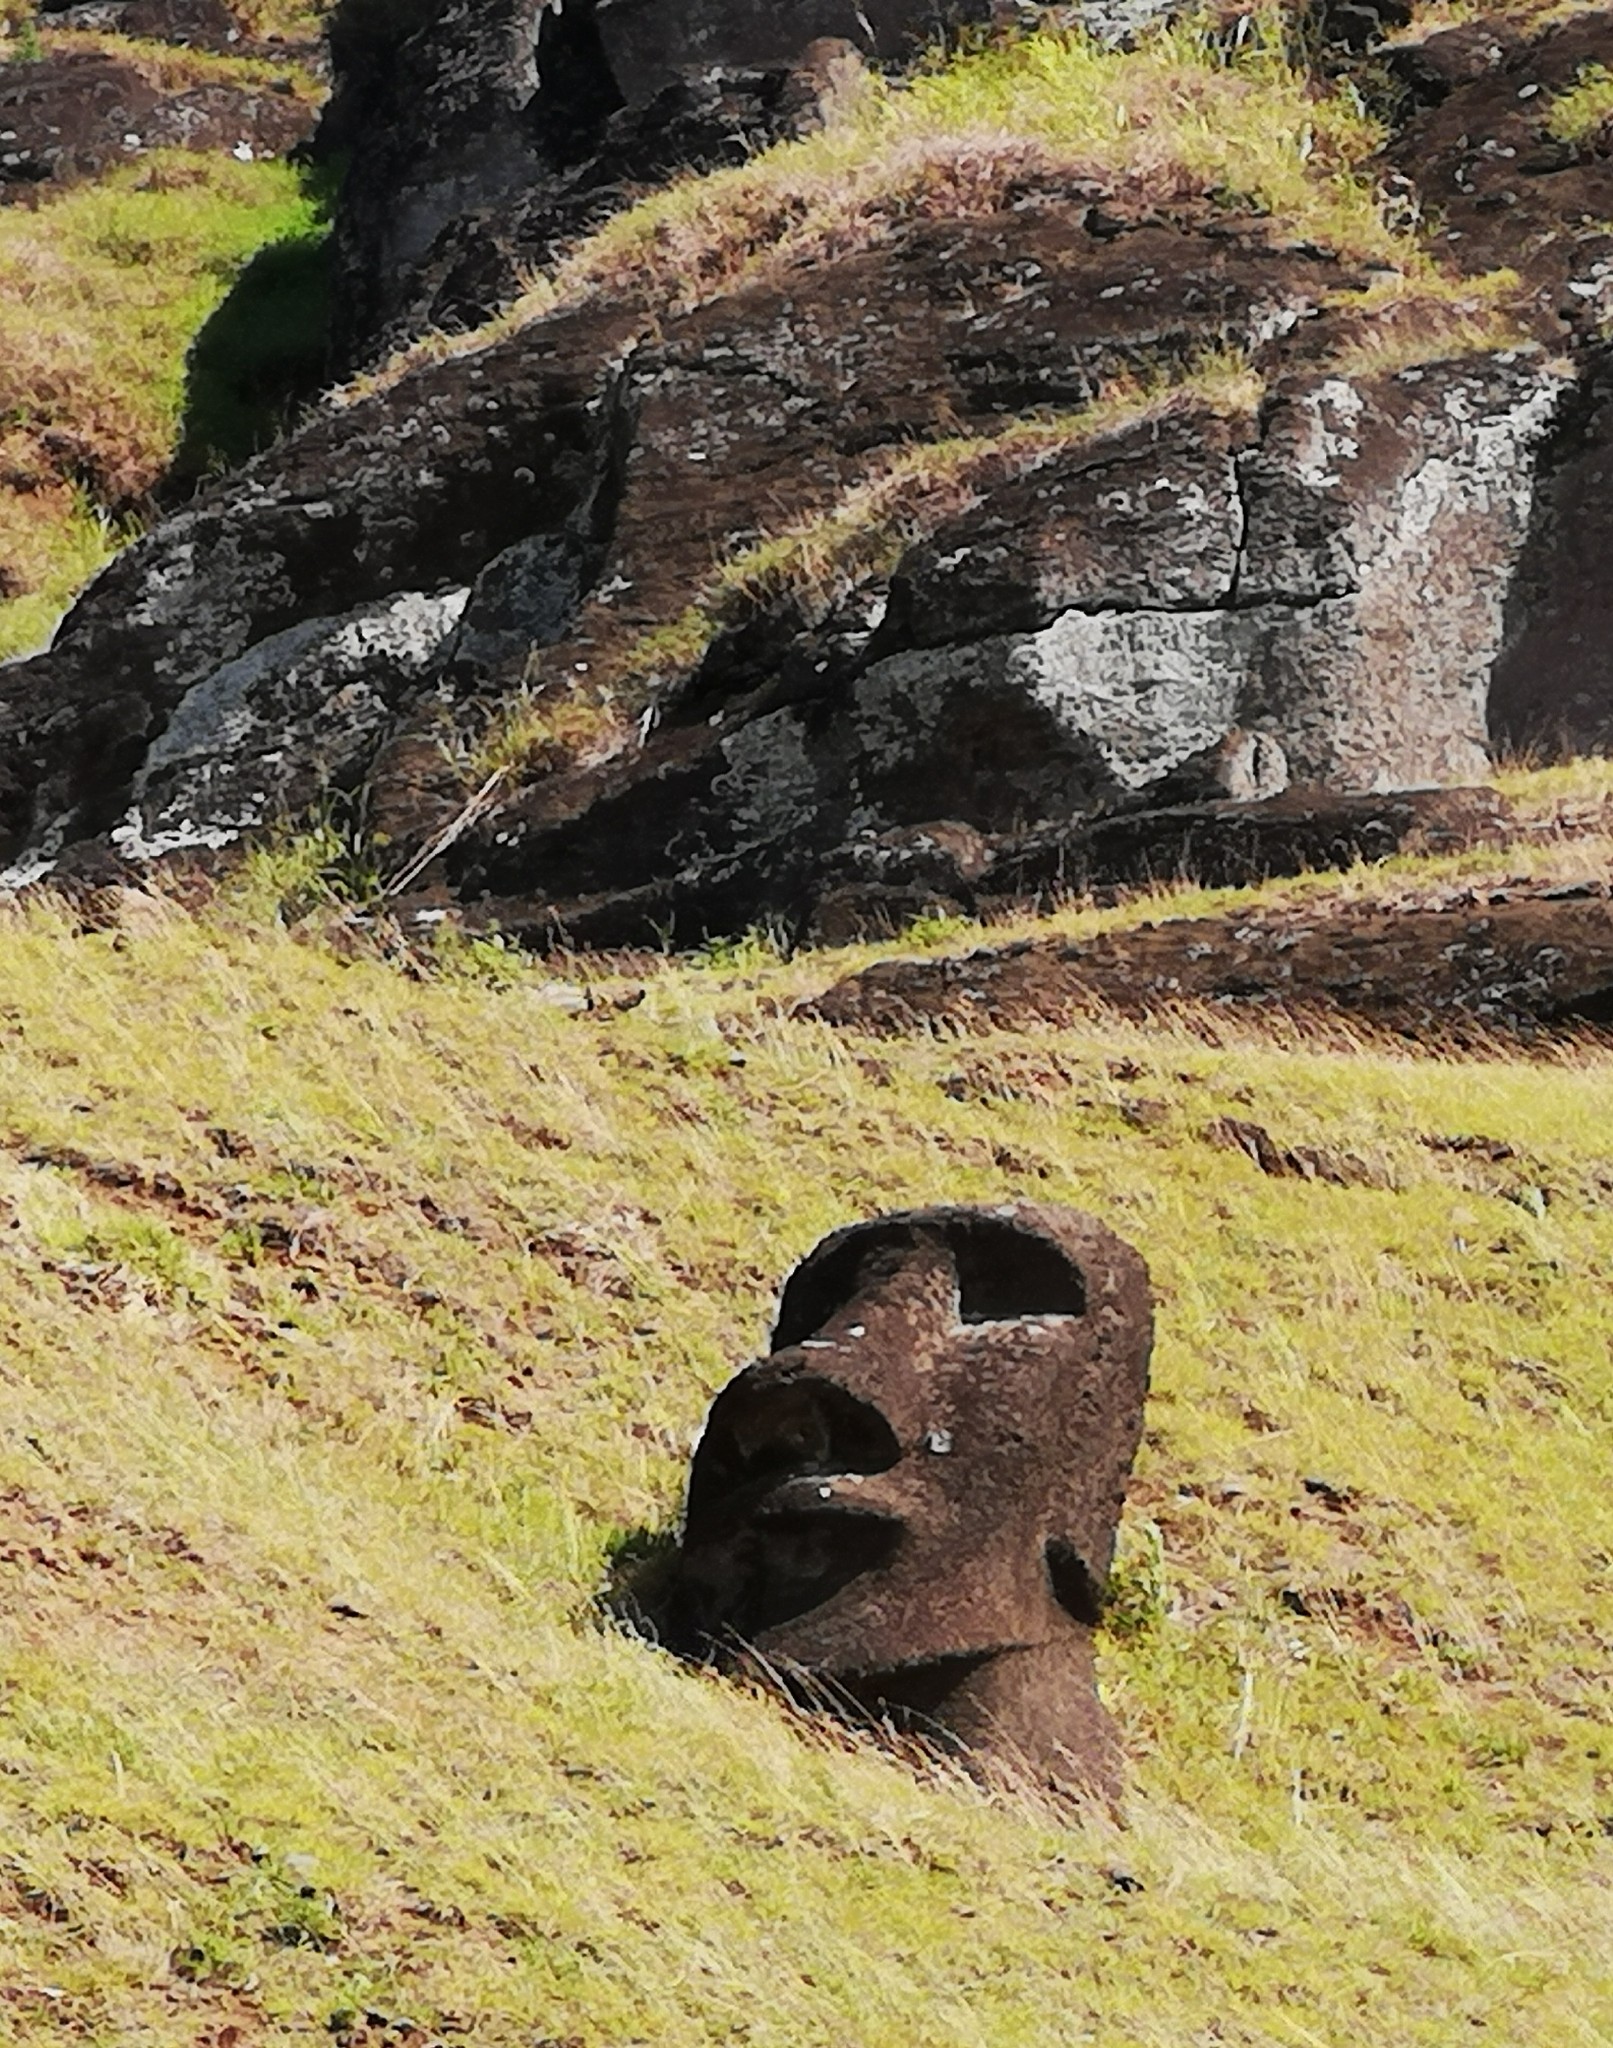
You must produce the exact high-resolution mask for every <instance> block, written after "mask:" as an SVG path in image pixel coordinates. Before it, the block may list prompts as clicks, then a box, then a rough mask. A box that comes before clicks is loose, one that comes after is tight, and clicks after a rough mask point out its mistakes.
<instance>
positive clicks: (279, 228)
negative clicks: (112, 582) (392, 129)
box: [0, 0, 322, 659]
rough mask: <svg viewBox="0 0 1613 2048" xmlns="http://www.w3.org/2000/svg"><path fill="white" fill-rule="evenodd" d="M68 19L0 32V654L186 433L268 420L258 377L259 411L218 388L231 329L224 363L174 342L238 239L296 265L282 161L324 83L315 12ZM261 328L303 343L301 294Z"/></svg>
mask: <svg viewBox="0 0 1613 2048" xmlns="http://www.w3.org/2000/svg"><path fill="white" fill-rule="evenodd" d="M85 12H86V10H83V9H79V10H76V11H72V12H69V13H68V14H67V15H66V16H65V17H63V16H62V15H60V14H56V15H48V14H47V15H42V16H40V17H39V18H38V19H37V20H36V19H35V17H34V15H33V11H32V9H31V8H28V9H16V10H13V11H12V14H13V15H14V18H11V17H10V16H8V19H9V25H10V29H11V33H10V36H9V38H0V128H3V129H4V142H3V145H0V146H3V153H4V161H3V167H0V358H3V361H0V659H4V658H6V657H9V656H12V655H16V654H19V653H22V652H24V651H27V650H29V649H31V648H34V647H37V646H38V645H39V644H40V643H41V641H42V640H43V639H45V637H46V636H47V635H48V633H49V630H50V629H51V627H53V626H54V624H55V623H56V620H57V619H58V618H59V617H60V615H61V612H62V611H63V609H64V608H65V606H66V604H67V602H68V600H69V599H70V598H71V597H72V596H73V595H74V594H75V593H76V591H77V590H78V589H79V588H80V587H81V586H82V585H83V583H84V582H85V581H86V580H87V579H88V577H89V576H90V575H91V574H92V573H93V571H94V570H96V569H97V568H99V567H100V566H101V565H102V564H103V563H104V562H105V561H107V560H108V559H109V558H110V557H111V555H112V554H113V553H114V552H115V551H116V549H117V548H118V546H119V545H121V544H123V543H124V542H126V541H127V540H128V539H129V538H130V537H131V536H132V534H133V533H134V532H135V531H137V530H138V528H139V526H140V525H141V524H142V523H144V522H146V521H149V519H150V518H152V517H153V516H154V513H155V501H154V494H155V493H156V491H157V489H158V486H159V485H160V484H161V482H162V481H163V479H164V477H165V475H166V474H167V472H168V471H169V468H170V465H171V463H172V462H173V459H174V456H175V454H176V449H177V445H178V443H179V442H180V440H181V438H182V437H186V438H188V440H189V443H190V446H189V448H188V450H187V454H188V456H189V459H190V460H191V461H192V462H193V463H194V464H195V465H197V466H198V467H200V468H204V469H205V468H206V467H209V466H216V465H217V464H219V463H220V462H222V461H223V460H225V459H235V460H239V459H240V458H241V457H242V456H243V455H245V454H248V453H250V452H251V449H252V447H253V446H254V445H255V437H259V438H261V437H262V436H263V435H264V434H265V433H266V432H268V431H270V430H272V429H277V428H278V427H279V426H280V425H282V424H283V423H284V422H283V417H281V416H278V415H277V413H276V410H275V402H276V399H277V397H278V396H279V394H278V393H277V392H276V391H275V390H274V389H273V388H272V383H271V388H270V389H268V390H265V391H263V392H262V393H261V398H262V401H263V416H258V415H257V414H255V413H254V410H253V404H252V394H251V393H250V390H248V391H247V392H245V393H244V394H243V392H242V391H241V390H240V389H239V388H238V389H236V390H235V391H233V392H232V391H230V389H229V387H230V384H231V380H232V379H233V380H234V381H235V383H236V385H237V386H240V385H241V384H242V383H245V384H246V385H248V386H249V385H250V383H251V379H252V374H253V371H254V369H258V370H260V372H261V362H254V360H253V344H252V342H251V340H247V339H245V338H244V337H243V336H242V335H241V333H240V332H239V329H237V331H236V333H235V334H234V335H233V336H232V337H227V338H226V352H225V356H224V357H223V358H222V359H221V358H220V355H219V351H218V350H217V348H216V347H215V348H214V350H213V351H212V353H211V354H210V353H209V349H208V343H207V340H206V338H205V337H204V338H203V340H202V343H201V347H200V350H199V352H197V353H194V354H193V352H192V350H193V344H194V343H196V342H197V338H198V332H199V330H202V329H204V327H205V325H206V323H207V321H208V319H209V316H211V315H213V314H214V313H215V312H216V310H217V309H218V308H219V307H220V306H221V304H222V303H223V302H224V300H225V299H226V297H227V296H228V295H229V294H230V292H231V289H232V286H235V285H236V283H237V280H238V279H239V278H240V277H241V274H242V273H243V271H245V270H246V269H247V268H248V266H249V263H250V261H251V259H252V258H253V257H254V255H255V254H257V252H258V251H260V250H263V249H265V248H278V249H280V250H281V251H283V252H286V254H288V255H291V256H292V257H293V260H295V252H298V251H300V250H304V249H307V248H310V247H311V246H312V245H313V244H314V242H315V241H316V240H317V237H318V236H319V234H320V233H321V232H322V222H321V220H320V210H319V205H318V202H317V200H316V197H315V195H314V193H313V191H312V190H311V189H310V184H309V179H308V176H307V173H306V171H303V170H298V169H297V168H295V167H294V166H293V165H292V164H290V163H288V162H287V161H286V156H287V153H288V152H289V151H290V150H291V149H292V147H293V146H294V145H295V144H296V142H297V141H298V140H299V139H302V138H305V137H306V135H307V133H308V131H309V129H310V127H311V125H312V120H313V114H314V109H315V107H316V106H317V103H318V100H319V98H320V96H321V92H322V87H321V84H320V81H319V78H318V76H317V70H316V59H317V49H316V45H315V43H314V42H313V41H312V40H311V37H312V36H314V35H317V20H316V19H314V18H312V17H310V16H309V15H308V14H307V13H306V12H305V11H304V10H300V9H284V8H282V9H279V10H276V9H274V8H272V7H266V8H263V9H260V10H258V11H257V12H256V13H253V12H252V11H251V10H249V9H246V8H243V9H242V10H241V12H240V14H239V16H232V15H230V14H229V13H228V12H227V11H226V10H225V8H224V7H223V6H222V5H220V4H218V0H213V4H212V5H209V4H208V0H195V4H193V5H191V6H189V7H187V6H186V5H185V4H184V0H172V4H167V0H147V4H145V5H144V7H143V8H142V6H141V5H140V4H139V0H136V4H135V6H134V7H133V9H132V10H131V8H130V7H128V6H122V7H119V6H109V7H105V8H101V9H95V10H89V12H90V14H91V16H92V25H85V23H84V21H83V19H82V17H83V15H84V13H85ZM131 13H132V17H133V18H129V19H127V20H126V17H130V16H131ZM64 19H65V21H66V23H67V24H69V25H65V26H64V25H61V24H62V23H63V21H64ZM120 23H125V25H126V27H128V28H130V29H133V30H135V31H137V32H136V33H132V34H131V33H124V32H121V31H120V30H119V24H120ZM165 30H166V31H167V36H166V37H165V34H164V31H165ZM168 38H172V39H168ZM232 39H233V41H232ZM235 44H239V45H240V47H239V48H236V47H235ZM281 260H282V263H284V261H285V257H284V256H282V259H281ZM282 282H283V280H282ZM257 317H258V319H259V321H260V322H261V321H262V320H263V318H264V309H263V307H262V305H261V302H260V305H259V308H258V314H257ZM268 317H269V318H270V319H271V320H272V321H273V322H274V334H273V339H274V342H275V343H276V344H277V345H278V347H279V349H280V350H281V352H282V354H284V353H287V352H291V353H294V352H295V350H296V348H297V347H299V346H300V347H302V348H303V349H304V351H306V349H307V346H308V341H307V339H306V337H305V336H303V335H301V334H299V333H298V332H297V327H298V323H299V321H301V320H304V319H305V313H304V310H303V309H302V308H301V307H299V306H298V305H295V304H293V305H292V306H291V308H290V309H289V320H288V311H287V309H286V308H284V307H281V308H278V309H277V310H276V312H275V313H273V314H270V315H269V316H268ZM316 339H317V336H316ZM243 342H244V348H243ZM232 400H233V405H232V404H231V401H232ZM221 404H222V407H223V409H222V410H221Z"/></svg>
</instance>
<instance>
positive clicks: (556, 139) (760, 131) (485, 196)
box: [321, 0, 986, 367]
mask: <svg viewBox="0 0 1613 2048" xmlns="http://www.w3.org/2000/svg"><path fill="white" fill-rule="evenodd" d="M985 12H986V9H985V7H984V6H983V5H982V4H979V0H867V4H866V5H859V4H857V0H789V4H786V5H778V4H776V0H774V4H766V0H567V4H566V5H565V6H564V7H552V6H550V5H548V4H547V0H451V4H450V5H448V6H446V7H444V8H442V9H440V10H437V11H434V12H430V13H427V14H425V15H423V16H422V14H421V12H420V10H418V9H416V10H410V9H404V10H403V11H402V12H401V13H400V15H399V16H398V18H397V21H396V24H395V26H394V28H393V30H392V32H391V33H390V34H388V35H384V36H382V37H379V38H376V37H373V36H371V37H369V38H367V39H366V40H365V41H364V42H363V44H362V45H361V46H360V47H357V48H354V49H352V50H349V49H348V48H347V43H346V39H345V36H344V25H343V22H342V20H341V18H340V17H339V18H338V21H337V23H336V24H335V27H334V30H333V45H334V48H335V52H336V56H337V63H338V90H337V94H336V97H335V100H334V101H333V104H332V107H331V109H330V112H329V115H328V116H327V119H326V121H325V122H324V124H323V125H322V129H321V147H322V149H323V150H324V152H325V153H326V155H327V156H331V157H334V156H336V155H337V154H338V153H339V152H344V151H346V150H347V149H349V148H350V146H351V143H352V140H353V138H354V136H355V135H358V134H362V135H363V137H364V138H365V143H366V147H365V149H364V151H363V153H362V155H361V156H360V157H359V158H358V159H357V160H356V161H355V163H354V165H353V169H352V171H351V172H350V174H349V176H348V178H347V180H346V182H345V184H344V188H343V192H342V197H341V204H340V207H339V209H338V213H337V219H336V227H335V248H336V256H337V263H336V280H337V306H336V320H335V328H336V332H335V336H334V348H335V356H336V360H337V362H338V363H339V364H340V365H342V366H344V367H350V366H352V365H356V364H357V363H359V362H361V361H364V360H367V359H369V358H372V357H374V356H376V355H379V354H381V353H384V352H385V351H386V350H388V349H390V348H394V347H396V346H398V345H399V344H400V343H402V342H404V341H406V340H408V339H409V338H410V337H411V336H412V335H414V334H417V333H419V332H421V331H422V330H423V329H424V328H425V327H426V326H428V325H431V326H439V327H444V326H446V327H453V326H463V325H471V324H474V322H476V321H478V320H481V319H485V318H486V317H487V316H488V315H489V314H490V313H491V312H493V311H494V310H496V308H497V307H498V306H499V305H500V304H501V303H503V302H505V301H507V300H509V299H511V298H513V297H515V296H516V295H517V293H518V291H519V288H520V276H521V273H522V271H523V269H532V268H534V267H537V266H540V265H541V264H543V263H545V262H547V261H548V260H550V258H551V257H552V256H553V255H554V254H555V253H556V251H557V250H558V249H559V248H561V247H563V246H564V244H565V243H566V242H567V241H569V240H574V239H576V238H578V237H579V236H580V235H581V234H582V233H584V232H585V231H587V230H588V229H590V228H592V227H594V226H596V225H598V224H599V222H600V221H602V220H603V219H605V218H606V217H608V215H609V214H610V213H612V212H614V211H616V210H617V209H618V208H619V207H621V206H622V205H624V204H626V203H629V202H630V201H631V200H632V199H633V198H636V197H638V196H640V195H641V194H642V193H643V192H644V191H645V190H646V189H647V188H649V187H652V186H654V185H658V184H662V183H664V182H665V181H666V180H667V179H669V178H671V177H673V176H675V175H676V174H678V173H679V172H682V171H688V170H707V169H712V168H714V167H715V166H717V165H719V164H722V163H733V162H739V161H741V160H742V159H743V158H744V157H745V156H746V155H748V154H749V153H750V152H751V151H752V150H754V149H755V148H757V147H758V146H760V145H762V144H765V143H767V142H770V141H774V140H777V139H778V138H780V137H781V136H784V135H789V134H795V133H799V132H801V130H802V129H803V128H805V127H809V126H811V125H813V124H814V122H815V120H816V118H817V108H818V105H819V103H820V101H821V99H822V97H823V95H824V94H826V93H827V94H830V95H832V94H833V92H834V90H835V77H834V75H833V73H834V65H833V62H832V60H828V61H826V60H825V57H824V54H823V50H822V47H821V46H823V45H826V44H832V45H834V46H835V47H836V48H837V49H841V50H844V51H845V52H846V53H847V54H848V55H850V56H851V57H852V58H853V59H854V60H856V59H860V58H866V59H868V60H869V61H879V60H884V59H894V58H899V57H904V56H911V55H913V54H914V53H915V52H916V51H917V50H919V49H921V48H923V47H925V46H926V45H927V44H928V43H929V42H931V41H933V39H934V38H935V36H936V35H937V34H938V33H939V32H940V31H941V30H942V29H943V28H944V27H946V26H947V25H948V24H949V23H957V22H960V21H963V20H967V19H980V18H983V17H984V14H985ZM814 46H819V48H818V50H817V51H816V53H814Z"/></svg>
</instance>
